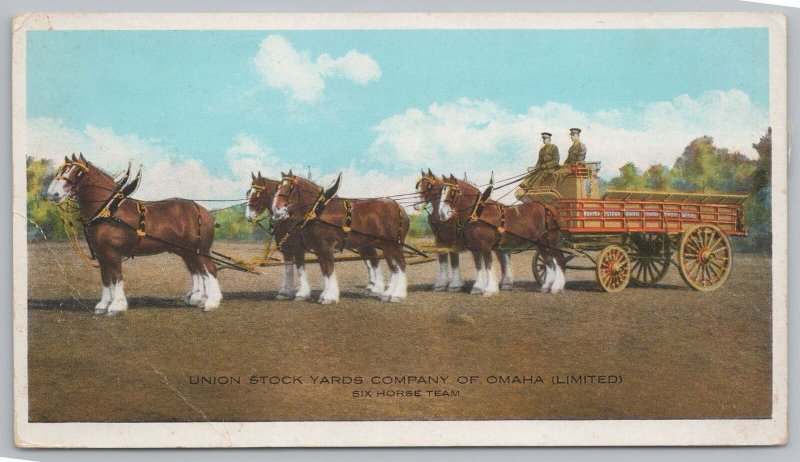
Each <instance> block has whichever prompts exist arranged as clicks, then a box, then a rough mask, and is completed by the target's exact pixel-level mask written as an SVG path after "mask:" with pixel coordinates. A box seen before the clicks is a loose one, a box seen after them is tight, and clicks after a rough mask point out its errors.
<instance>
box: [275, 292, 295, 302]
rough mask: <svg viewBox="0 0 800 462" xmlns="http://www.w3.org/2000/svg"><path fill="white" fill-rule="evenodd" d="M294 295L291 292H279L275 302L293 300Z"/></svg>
mask: <svg viewBox="0 0 800 462" xmlns="http://www.w3.org/2000/svg"><path fill="white" fill-rule="evenodd" d="M291 299H292V293H291V292H288V293H287V292H278V295H276V296H275V300H291Z"/></svg>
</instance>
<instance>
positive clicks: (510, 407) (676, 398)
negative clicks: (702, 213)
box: [28, 242, 771, 422]
mask: <svg viewBox="0 0 800 462" xmlns="http://www.w3.org/2000/svg"><path fill="white" fill-rule="evenodd" d="M215 248H217V249H218V250H220V251H223V252H225V253H230V254H234V255H237V256H242V257H245V258H247V257H251V256H254V255H256V254H258V252H260V248H261V247H260V245H258V244H240V243H236V244H234V243H224V242H223V243H218V244H215ZM530 258H531V254H530V253H526V254H519V255H515V256H514V257H513V266H514V270H515V276H516V279H517V283H516V285H515V287H514V290H513V291H511V292H503V293H501V294H499V295H496V296H494V297H491V298H488V299H487V298H482V297H480V296H471V295H469V294H467V293H432V292H429V291H428V289H429V287H430V284H431V283H432V282H433V279H434V277H435V275H436V264H435V263H427V264H422V265H417V266H414V267H412V268H411V269H410V270H409V283H410V290H409V297H408V300H407V301H406V302H405V303H401V304H388V303H382V302H380V301H378V300H375V299H367V298H363V297H362V296H360V295H359V287H360V286H361V285H363V284H364V282H365V279H366V270H365V268H364V265H363V264H362V263H360V262H350V263H342V264H340V265H338V266H337V273H338V275H339V282H340V286H341V289H342V297H341V301H340V302H339V304H337V305H334V306H322V305H319V304H317V303H313V302H292V301H277V300H274V297H275V294H276V291H277V289H278V287H279V285H280V277H281V272H282V270H281V269H280V268H269V269H266V270H264V271H263V274H261V275H249V274H243V273H237V272H233V271H228V270H226V271H223V272H222V273H221V276H220V284H221V286H222V290H223V293H224V300H223V302H222V306H221V307H220V308H219V309H217V310H216V311H213V312H208V313H204V312H203V311H201V310H200V309H198V308H195V307H187V306H185V305H183V304H182V303H180V302H179V301H178V300H179V298H181V297H182V296H183V294H184V293H185V291H186V290H187V289H188V281H189V280H188V274H187V273H186V272H185V270H184V269H183V267H182V263H181V261H180V259H179V258H177V257H175V256H166V255H165V256H158V257H144V258H136V259H135V260H132V261H127V262H126V263H124V265H123V268H124V274H125V289H126V292H127V294H128V300H129V302H130V309H129V310H128V312H126V313H125V314H123V315H121V316H118V317H115V318H108V317H104V316H92V314H91V308H92V307H93V306H94V304H95V303H96V302H97V300H98V299H99V296H100V282H99V273H98V271H97V270H95V269H92V268H89V267H88V266H86V265H85V264H84V263H82V262H81V261H80V260H78V259H77V258H76V257H75V256H74V254H73V253H72V251H71V250H70V248H69V247H68V246H67V245H66V244H31V245H30V246H29V271H28V277H29V291H30V293H29V299H30V307H29V311H28V316H29V318H28V319H29V322H28V346H29V351H28V367H29V384H28V385H29V397H30V401H29V404H30V414H29V418H30V420H31V421H36V422H68V421H85V422H111V421H116V422H120V421H124V422H135V421H148V422H154V421H203V420H211V421H274V420H367V419H377V420H394V419H584V418H592V419H643V418H657V419H686V418H721V417H725V418H739V417H742V418H743V417H749V418H754V417H769V416H770V413H771V308H770V294H771V285H770V260H769V259H768V258H767V257H765V256H763V255H752V254H738V255H736V256H735V258H734V268H733V271H732V274H731V277H730V279H729V280H728V281H727V283H726V284H725V286H724V287H722V288H721V289H720V290H717V291H715V292H710V293H700V292H695V291H693V290H691V289H689V288H688V287H687V286H686V285H685V284H684V283H683V282H682V280H681V279H680V276H679V275H678V272H677V269H675V268H674V267H673V268H671V269H670V272H669V274H668V275H667V277H666V278H665V279H664V281H662V283H661V284H660V285H659V286H657V287H654V288H633V287H628V288H627V289H626V290H625V291H623V292H621V293H617V294H607V293H603V292H601V291H600V289H599V286H598V285H597V284H596V283H595V282H594V274H593V273H591V272H586V271H583V272H578V271H568V272H567V279H568V283H567V291H566V292H565V293H563V294H557V295H553V294H540V293H538V291H537V288H538V287H537V285H536V283H535V282H532V279H533V278H532V275H531V270H530ZM462 262H463V264H462V272H463V275H464V277H465V279H466V280H467V281H468V282H469V281H471V279H472V278H473V277H474V270H473V266H472V263H471V258H467V255H466V254H465V255H464V256H463V257H462ZM309 268H310V269H309V278H310V282H311V285H312V288H314V289H316V290H314V292H313V294H314V295H315V296H318V294H319V289H320V288H321V281H320V279H321V278H320V277H319V268H318V267H317V266H316V265H313V266H310V267H309ZM468 285H469V284H468ZM409 376H411V378H410V377H409ZM428 376H432V377H428ZM445 377H446V378H445ZM314 378H316V383H314ZM251 380H252V381H253V382H255V383H251ZM401 380H402V381H405V383H399V382H401ZM271 381H275V382H291V383H277V384H272V383H270V382H271ZM375 381H377V382H378V383H373V382H375ZM209 382H210V383H209ZM385 382H389V383H385ZM409 382H411V383H409ZM433 382H438V383H433ZM461 382H463V383H461Z"/></svg>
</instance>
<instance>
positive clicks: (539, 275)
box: [531, 250, 546, 286]
mask: <svg viewBox="0 0 800 462" xmlns="http://www.w3.org/2000/svg"><path fill="white" fill-rule="evenodd" d="M545 266H546V264H545V261H544V256H542V254H540V253H539V251H538V250H534V251H533V261H532V262H531V269H532V270H533V278H534V279H535V280H536V283H537V284H539V285H540V286H541V285H542V284H543V283H544V273H545Z"/></svg>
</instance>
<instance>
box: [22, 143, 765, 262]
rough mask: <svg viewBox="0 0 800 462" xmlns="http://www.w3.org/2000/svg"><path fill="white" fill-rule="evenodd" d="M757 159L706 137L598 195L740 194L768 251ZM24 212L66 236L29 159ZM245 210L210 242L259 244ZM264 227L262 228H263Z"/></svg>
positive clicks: (37, 228) (417, 228) (55, 236)
mask: <svg viewBox="0 0 800 462" xmlns="http://www.w3.org/2000/svg"><path fill="white" fill-rule="evenodd" d="M753 147H754V148H755V150H756V151H757V152H758V158H757V159H748V158H747V157H746V156H744V155H743V154H741V153H740V152H738V151H731V150H729V149H727V148H723V147H718V146H716V145H715V144H714V140H713V139H712V138H711V137H708V136H704V137H700V138H696V139H694V140H692V142H691V143H689V145H687V146H686V148H685V149H684V151H683V153H682V154H681V155H680V156H679V157H678V158H677V159H676V160H675V163H674V164H673V165H672V166H671V167H670V166H666V165H663V164H655V165H650V166H648V167H646V168H640V167H639V166H637V165H635V164H634V163H633V162H629V163H627V164H625V165H623V166H622V167H621V168H620V169H619V174H618V175H617V176H615V177H613V178H611V179H610V180H601V184H600V188H601V191H605V190H608V189H624V190H640V189H649V190H655V191H685V192H700V193H704V192H705V193H741V194H747V195H748V196H749V197H748V199H747V202H746V203H745V210H746V220H747V224H748V229H749V236H748V237H747V238H743V239H735V240H734V244H735V245H736V246H737V247H738V248H739V249H744V250H768V249H769V248H770V247H771V244H772V234H771V203H770V201H771V197H772V194H771V193H772V191H771V182H770V180H771V177H772V170H771V168H772V163H771V161H772V129H768V130H767V132H766V133H765V134H764V136H762V137H761V139H760V140H759V141H758V142H757V143H754V144H753ZM26 167H27V168H26V170H27V209H28V218H29V222H28V240H31V241H33V240H41V239H44V238H45V236H46V239H48V240H60V239H64V238H65V237H66V232H65V229H64V225H63V223H62V221H61V218H60V217H59V214H58V208H57V207H56V206H55V205H53V204H51V203H50V202H48V201H47V200H45V198H44V192H45V189H46V188H47V185H48V184H49V183H50V181H51V180H52V179H53V176H54V172H55V166H54V165H53V164H52V162H51V161H49V160H43V159H35V158H33V157H28V158H27V162H26ZM244 207H245V206H244V205H243V204H241V205H236V206H232V207H228V208H224V209H220V210H215V211H214V212H212V213H213V215H214V222H215V226H216V230H215V239H234V240H257V241H261V240H264V239H265V238H266V236H267V233H266V231H265V230H264V228H262V227H261V226H258V225H256V224H253V223H250V222H248V221H247V220H246V219H245V218H244ZM262 225H263V223H262ZM430 234H431V231H430V228H429V227H428V224H427V216H426V214H416V215H414V216H412V217H411V227H410V229H409V236H410V237H425V236H430Z"/></svg>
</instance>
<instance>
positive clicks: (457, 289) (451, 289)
mask: <svg viewBox="0 0 800 462" xmlns="http://www.w3.org/2000/svg"><path fill="white" fill-rule="evenodd" d="M463 288H464V284H459V285H455V286H447V291H448V292H461V289H463Z"/></svg>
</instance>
